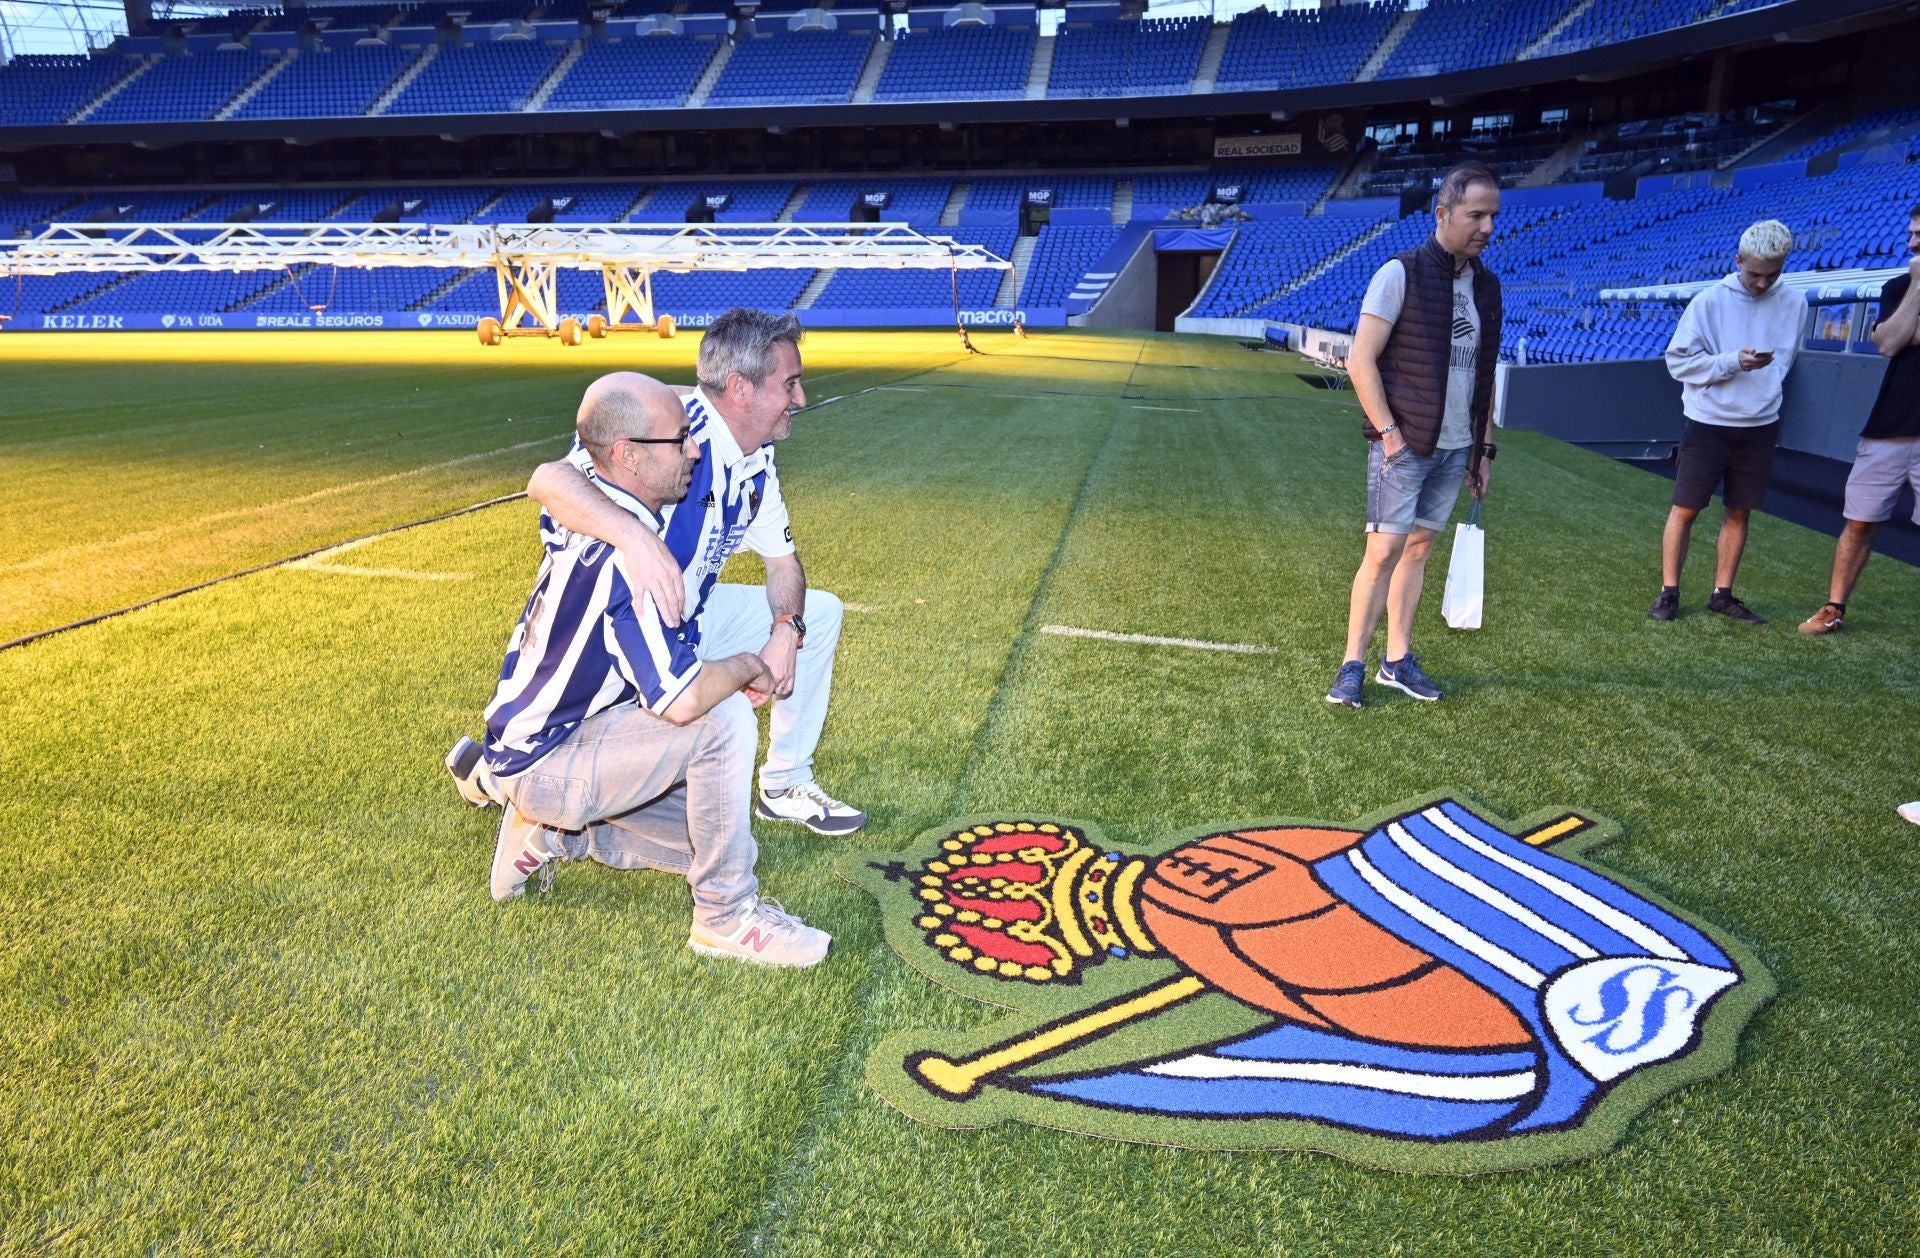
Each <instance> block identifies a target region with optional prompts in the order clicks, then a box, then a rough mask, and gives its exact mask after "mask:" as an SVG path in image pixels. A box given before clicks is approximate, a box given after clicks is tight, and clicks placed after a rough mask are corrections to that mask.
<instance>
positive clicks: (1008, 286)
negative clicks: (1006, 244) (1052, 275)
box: [993, 236, 1040, 310]
mask: <svg viewBox="0 0 1920 1258" xmlns="http://www.w3.org/2000/svg"><path fill="white" fill-rule="evenodd" d="M1039 243H1040V238H1039V237H1038V236H1022V237H1020V239H1018V240H1016V241H1014V242H1013V254H1012V256H1010V257H1009V258H1008V259H1007V261H1008V262H1010V263H1012V264H1013V269H1012V270H1011V271H1008V272H1007V273H1006V274H1005V275H1003V276H1002V277H1001V279H1000V291H999V292H997V293H995V294H994V295H993V305H994V308H995V309H996V310H1012V309H1013V308H1014V307H1016V306H1018V305H1019V304H1020V290H1021V289H1023V288H1025V287H1026V286H1027V269H1028V268H1029V267H1031V266H1032V265H1033V250H1034V246H1035V245H1037V244H1039Z"/></svg>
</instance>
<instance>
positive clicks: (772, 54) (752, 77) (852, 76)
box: [707, 31, 874, 105]
mask: <svg viewBox="0 0 1920 1258" xmlns="http://www.w3.org/2000/svg"><path fill="white" fill-rule="evenodd" d="M873 39H874V36H873V32H871V31H857V32H843V31H791V32H783V33H781V34H778V35H750V36H748V37H747V38H746V39H743V40H741V41H740V42H739V44H738V45H737V46H736V47H735V48H734V52H733V57H732V59H730V60H729V61H728V62H727V66H726V69H724V70H722V71H721V72H720V79H719V81H718V82H717V83H715V84H714V85H713V91H711V92H710V93H708V95H707V104H709V105H753V104H765V103H769V102H784V103H787V104H796V105H813V104H817V105H840V104H845V103H846V102H847V101H849V100H851V99H852V98H853V89H854V86H855V85H856V84H857V83H858V82H859V81H860V71H861V69H862V68H864V67H865V65H866V63H867V56H868V54H869V53H871V52H872V51H873Z"/></svg>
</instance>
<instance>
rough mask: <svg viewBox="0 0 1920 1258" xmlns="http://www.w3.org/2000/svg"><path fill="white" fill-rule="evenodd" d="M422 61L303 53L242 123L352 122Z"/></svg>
mask: <svg viewBox="0 0 1920 1258" xmlns="http://www.w3.org/2000/svg"><path fill="white" fill-rule="evenodd" d="M419 56H420V50H419V49H418V48H397V47H392V46H390V45H384V44H381V45H374V44H368V45H349V46H348V47H345V48H331V49H330V48H327V47H325V46H319V45H316V46H314V47H310V48H307V49H305V50H303V51H302V52H301V53H300V54H299V55H298V56H297V57H295V58H294V59H293V62H292V64H290V65H289V66H287V68H286V69H284V70H282V71H281V72H280V73H278V74H276V75H274V76H273V78H271V79H269V80H268V81H267V83H266V85H265V86H264V87H262V88H261V89H260V90H259V91H258V92H256V93H255V94H254V95H253V97H252V99H250V100H248V101H247V103H246V104H244V105H242V106H241V107H240V109H239V110H238V111H237V112H236V113H235V114H234V115H233V116H234V117H236V118H352V117H358V116H359V115H361V114H364V113H366V112H367V110H368V109H370V108H372V106H373V103H374V101H376V100H378V99H379V98H380V94H381V93H382V92H384V91H386V90H387V88H388V87H390V86H391V85H392V84H393V82H394V80H396V79H398V78H399V77H400V75H401V73H402V72H403V71H404V70H405V69H406V68H407V67H408V66H409V65H411V64H413V62H414V61H415V60H416V59H417V58H418V57H419Z"/></svg>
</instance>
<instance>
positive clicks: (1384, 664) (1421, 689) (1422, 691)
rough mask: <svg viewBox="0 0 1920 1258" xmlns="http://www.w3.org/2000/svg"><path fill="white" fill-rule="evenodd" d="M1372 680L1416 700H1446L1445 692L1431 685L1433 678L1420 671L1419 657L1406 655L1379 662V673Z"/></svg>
mask: <svg viewBox="0 0 1920 1258" xmlns="http://www.w3.org/2000/svg"><path fill="white" fill-rule="evenodd" d="M1373 679H1374V680H1375V681H1377V682H1379V683H1380V684H1381V685H1383V686H1392V687H1393V688H1394V689H1395V690H1404V691H1406V692H1407V693H1408V694H1410V695H1412V696H1413V697H1414V698H1416V699H1426V700H1428V701H1429V702H1431V701H1432V700H1434V699H1444V698H1446V694H1447V692H1446V691H1444V690H1442V689H1440V687H1438V686H1436V685H1434V684H1433V678H1431V677H1429V676H1427V675H1426V674H1425V673H1423V672H1421V671H1420V657H1419V656H1417V655H1411V654H1409V655H1406V656H1403V657H1402V658H1400V659H1397V660H1384V659H1383V660H1381V661H1380V671H1379V672H1377V673H1375V674H1374V676H1373Z"/></svg>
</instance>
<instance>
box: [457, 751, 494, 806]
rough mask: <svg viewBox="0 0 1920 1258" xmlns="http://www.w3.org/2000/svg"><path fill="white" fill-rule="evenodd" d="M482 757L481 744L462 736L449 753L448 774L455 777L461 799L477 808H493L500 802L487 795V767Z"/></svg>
mask: <svg viewBox="0 0 1920 1258" xmlns="http://www.w3.org/2000/svg"><path fill="white" fill-rule="evenodd" d="M482 755H483V752H482V750H481V747H480V744H479V743H476V742H474V741H473V740H472V739H471V738H468V737H467V736H466V735H465V734H462V735H461V736H460V741H459V742H457V743H455V744H454V745H453V750H452V751H449V752H448V753H447V772H448V773H450V774H452V775H453V789H454V790H456V791H459V792H460V798H461V799H464V800H466V801H467V802H468V803H469V804H472V805H473V806H474V807H475V808H491V807H493V806H494V805H495V804H497V803H499V802H500V801H499V800H496V799H495V798H494V797H493V796H491V795H489V794H487V787H486V777H487V767H486V765H485V764H484V763H483V762H482V759H481V757H482Z"/></svg>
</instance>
